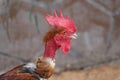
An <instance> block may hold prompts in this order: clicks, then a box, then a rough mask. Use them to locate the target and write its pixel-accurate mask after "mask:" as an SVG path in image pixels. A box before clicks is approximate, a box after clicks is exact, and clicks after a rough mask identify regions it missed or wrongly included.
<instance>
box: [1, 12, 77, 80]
mask: <svg viewBox="0 0 120 80" xmlns="http://www.w3.org/2000/svg"><path fill="white" fill-rule="evenodd" d="M46 21H47V22H48V24H49V25H50V26H51V27H52V28H51V29H50V30H49V31H48V32H47V33H46V35H45V36H44V38H43V42H44V43H45V50H44V53H43V55H42V56H40V57H38V59H37V60H36V62H35V63H27V64H22V65H19V66H17V67H15V68H13V69H12V70H10V71H8V72H6V73H4V74H1V75H0V80H41V79H48V78H49V77H50V76H51V75H52V74H53V72H54V68H55V54H56V51H57V50H58V49H59V48H61V50H62V52H63V53H64V54H66V53H67V52H68V51H69V50H70V41H71V39H72V38H76V37H77V35H76V33H75V32H76V27H75V24H74V22H73V21H72V20H71V19H70V18H69V17H65V18H64V17H63V14H62V13H60V16H58V15H57V14H56V11H54V16H51V15H49V14H47V15H46Z"/></svg>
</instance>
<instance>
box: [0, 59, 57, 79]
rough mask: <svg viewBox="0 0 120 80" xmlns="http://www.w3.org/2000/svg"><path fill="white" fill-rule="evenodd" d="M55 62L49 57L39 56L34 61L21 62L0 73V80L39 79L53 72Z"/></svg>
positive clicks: (47, 76)
mask: <svg viewBox="0 0 120 80" xmlns="http://www.w3.org/2000/svg"><path fill="white" fill-rule="evenodd" d="M54 67H55V63H54V62H52V61H51V60H50V59H49V58H48V59H44V58H43V57H39V58H38V59H37V61H36V65H35V64H34V63H28V64H23V65H20V66H17V67H15V68H13V69H12V70H10V71H8V72H7V73H4V74H2V75H0V80H41V79H42V78H45V79H47V78H49V77H50V76H51V75H52V73H53V72H54Z"/></svg>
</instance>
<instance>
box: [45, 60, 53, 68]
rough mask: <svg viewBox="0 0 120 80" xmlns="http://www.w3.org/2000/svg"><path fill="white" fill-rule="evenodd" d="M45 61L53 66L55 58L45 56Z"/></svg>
mask: <svg viewBox="0 0 120 80" xmlns="http://www.w3.org/2000/svg"><path fill="white" fill-rule="evenodd" d="M46 61H47V62H48V63H49V64H50V65H51V66H52V67H55V59H51V58H46Z"/></svg>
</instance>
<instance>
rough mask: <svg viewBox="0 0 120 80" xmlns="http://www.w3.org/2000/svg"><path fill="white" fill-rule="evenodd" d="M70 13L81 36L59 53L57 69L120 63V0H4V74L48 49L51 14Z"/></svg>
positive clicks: (0, 19) (0, 36) (0, 3)
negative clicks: (47, 17) (47, 36)
mask: <svg viewBox="0 0 120 80" xmlns="http://www.w3.org/2000/svg"><path fill="white" fill-rule="evenodd" d="M54 9H56V11H57V13H58V14H59V12H60V11H62V12H63V14H64V16H69V17H70V18H71V19H72V20H73V21H74V22H75V24H76V27H77V34H78V35H79V37H78V39H76V40H72V42H71V43H72V44H71V46H72V47H71V50H70V52H69V54H67V55H63V54H62V52H61V50H59V51H58V52H57V55H56V70H55V72H56V73H57V72H60V71H63V70H77V69H86V68H92V67H94V66H98V65H100V64H106V63H110V64H118V63H120V35H119V34H120V0H0V64H1V65H0V73H2V72H4V71H6V70H9V69H11V68H13V67H15V66H17V65H19V64H22V63H27V62H31V61H34V60H35V58H36V57H37V56H40V55H41V54H42V53H43V51H44V44H43V41H42V38H43V36H44V35H45V33H46V31H48V29H49V28H50V27H49V25H48V24H47V22H46V21H45V15H46V14H47V13H49V14H51V15H52V14H53V11H54Z"/></svg>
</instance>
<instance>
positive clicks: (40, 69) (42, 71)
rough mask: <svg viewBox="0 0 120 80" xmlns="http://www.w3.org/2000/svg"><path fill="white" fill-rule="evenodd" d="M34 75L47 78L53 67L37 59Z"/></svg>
mask: <svg viewBox="0 0 120 80" xmlns="http://www.w3.org/2000/svg"><path fill="white" fill-rule="evenodd" d="M36 64H37V68H36V73H37V74H38V75H39V76H40V77H42V78H49V77H50V76H51V75H52V74H53V72H54V67H53V66H51V65H50V64H49V63H48V62H46V60H45V58H43V57H39V58H38V60H37V62H36Z"/></svg>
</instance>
